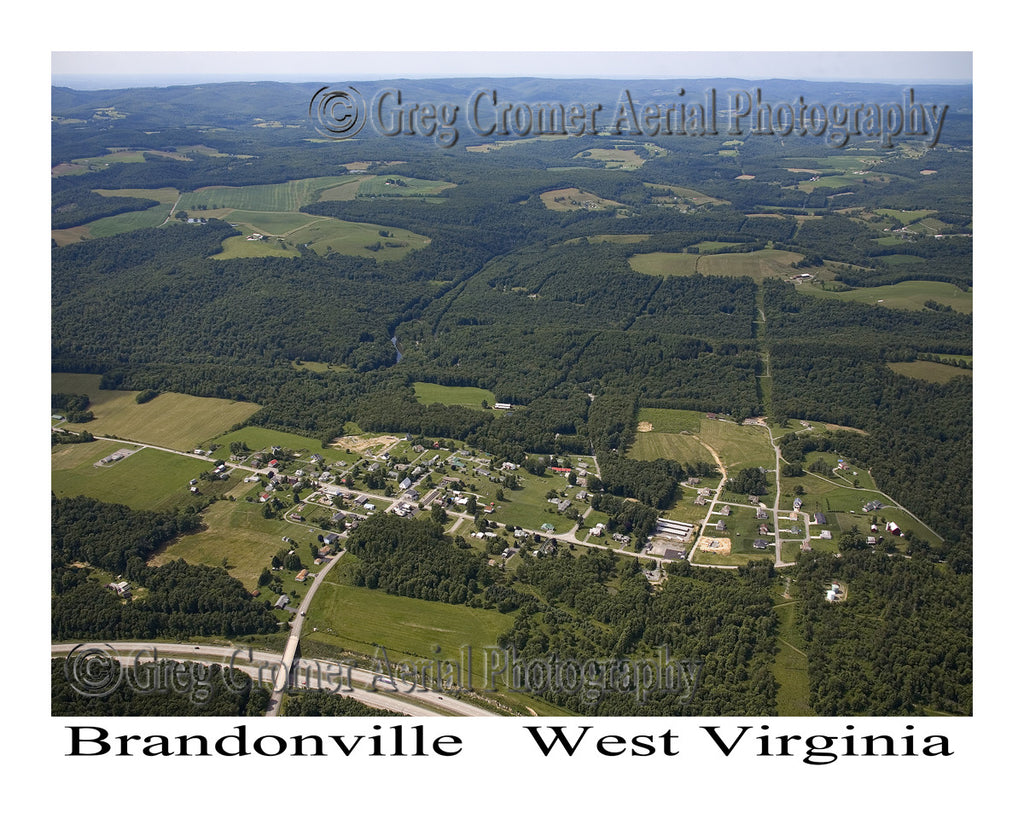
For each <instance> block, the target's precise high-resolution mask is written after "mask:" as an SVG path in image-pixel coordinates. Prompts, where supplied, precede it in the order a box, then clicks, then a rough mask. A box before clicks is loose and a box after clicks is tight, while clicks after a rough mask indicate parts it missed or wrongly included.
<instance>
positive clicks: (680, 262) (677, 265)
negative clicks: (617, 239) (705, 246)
mask: <svg viewBox="0 0 1024 819" xmlns="http://www.w3.org/2000/svg"><path fill="white" fill-rule="evenodd" d="M698 259H700V256H698V255H697V254H696V253H669V252H662V251H659V252H657V253H638V254H637V255H635V256H630V257H629V266H630V267H632V268H633V269H634V270H635V271H636V272H637V273H643V274H644V275H645V276H692V275H693V274H694V273H696V272H697V260H698Z"/></svg>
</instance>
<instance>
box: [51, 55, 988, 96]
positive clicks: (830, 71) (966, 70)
mask: <svg viewBox="0 0 1024 819" xmlns="http://www.w3.org/2000/svg"><path fill="white" fill-rule="evenodd" d="M51 76H52V82H53V84H55V85H65V86H69V87H72V88H103V87H106V88H110V87H127V86H133V85H173V84H179V83H189V82H195V81H197V80H199V79H202V80H204V81H207V82H211V81H227V80H232V79H243V78H244V79H247V80H264V79H279V80H294V81H298V80H308V81H319V80H323V81H325V82H326V81H332V80H337V79H342V78H343V79H349V80H358V79H370V78H390V77H394V78H397V77H457V76H535V77H553V78H564V77H606V78H610V79H615V78H620V77H647V78H651V79H656V78H660V77H679V76H685V77H693V78H701V77H705V78H707V77H730V78H741V79H750V80H759V79H806V80H846V81H875V82H908V81H909V82H918V83H920V82H941V83H946V82H953V83H964V82H971V79H972V54H971V52H969V51H884V52H877V51H872V52H863V51H860V52H857V51H846V52H843V51H836V52H801V51H746V52H735V51H691V52H681V51H622V50H610V51H561V50H555V51H497V52H480V51H350V52H318V51H308V52H306V51H214V52H211V51H186V52H182V51H151V52H140V51H55V52H52V53H51Z"/></svg>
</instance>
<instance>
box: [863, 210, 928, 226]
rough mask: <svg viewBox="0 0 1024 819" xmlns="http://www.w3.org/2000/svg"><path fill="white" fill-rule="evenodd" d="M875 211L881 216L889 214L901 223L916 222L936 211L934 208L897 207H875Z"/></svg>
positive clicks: (888, 215)
mask: <svg viewBox="0 0 1024 819" xmlns="http://www.w3.org/2000/svg"><path fill="white" fill-rule="evenodd" d="M874 212H875V213H877V214H878V215H879V216H887V217H889V218H890V219H895V220H896V221H897V222H899V223H900V224H901V225H910V224H913V223H914V222H917V221H918V220H920V219H924V218H925V217H926V216H930V215H931V214H933V213H935V211H934V210H896V209H895V208H875V210H874Z"/></svg>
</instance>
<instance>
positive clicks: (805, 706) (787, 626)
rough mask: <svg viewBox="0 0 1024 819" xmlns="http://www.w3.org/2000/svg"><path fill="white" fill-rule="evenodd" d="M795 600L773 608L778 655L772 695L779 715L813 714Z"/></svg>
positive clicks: (776, 656) (774, 670) (805, 657)
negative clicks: (777, 621)
mask: <svg viewBox="0 0 1024 819" xmlns="http://www.w3.org/2000/svg"><path fill="white" fill-rule="evenodd" d="M799 605H800V603H799V601H789V602H784V603H782V604H780V605H778V606H776V607H775V616H776V617H777V618H778V620H779V633H778V636H777V638H776V642H777V644H778V648H779V650H778V654H776V655H775V662H774V664H773V666H772V674H773V675H774V676H775V680H776V682H778V684H779V690H778V693H777V694H776V703H777V706H778V712H779V714H781V715H782V716H787V717H789V716H793V717H805V716H813V715H814V711H813V710H812V709H811V705H810V696H811V683H810V674H809V671H808V666H807V654H806V653H805V652H804V651H803V648H804V641H803V635H802V634H801V633H800V629H799V627H798V625H797V622H796V621H797V617H796V615H797V607H798V606H799Z"/></svg>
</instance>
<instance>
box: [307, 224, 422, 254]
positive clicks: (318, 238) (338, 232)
mask: <svg viewBox="0 0 1024 819" xmlns="http://www.w3.org/2000/svg"><path fill="white" fill-rule="evenodd" d="M382 231H383V232H384V233H385V234H387V235H381V233H382ZM287 239H288V242H289V244H292V245H300V244H308V245H309V246H310V247H311V248H312V249H313V250H314V251H316V252H317V253H319V254H320V255H322V256H323V255H326V254H328V253H341V254H344V255H346V256H369V257H371V258H374V259H381V260H384V261H391V260H393V259H400V258H402V257H403V256H405V255H406V254H407V253H409V252H411V251H413V250H419V249H420V248H424V247H426V246H427V245H429V244H430V239H428V238H427V237H426V236H421V235H419V234H418V233H413V232H412V231H410V230H404V229H402V228H397V227H387V226H385V225H374V224H368V223H364V222H345V221H342V220H341V219H316V220H313V221H310V222H308V223H307V224H306V225H304V226H303V227H300V228H299V229H297V230H295V231H293V232H292V233H290V234H289V235H288V237H287Z"/></svg>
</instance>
